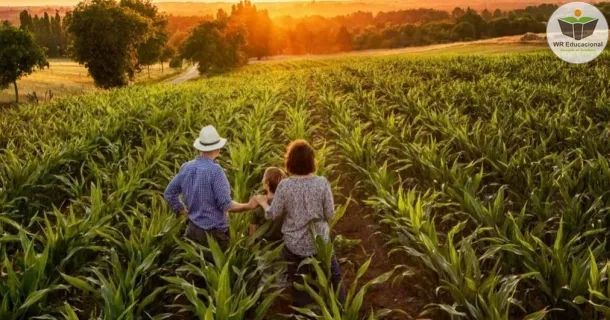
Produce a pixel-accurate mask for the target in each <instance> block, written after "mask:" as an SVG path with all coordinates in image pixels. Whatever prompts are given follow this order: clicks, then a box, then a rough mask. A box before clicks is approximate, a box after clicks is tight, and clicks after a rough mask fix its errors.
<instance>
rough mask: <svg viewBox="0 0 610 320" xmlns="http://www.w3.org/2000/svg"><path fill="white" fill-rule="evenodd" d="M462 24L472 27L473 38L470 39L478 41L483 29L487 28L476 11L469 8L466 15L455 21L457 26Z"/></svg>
mask: <svg viewBox="0 0 610 320" xmlns="http://www.w3.org/2000/svg"><path fill="white" fill-rule="evenodd" d="M462 22H465V23H469V24H471V25H472V26H473V27H474V30H475V36H474V37H473V38H472V39H480V38H481V35H482V34H483V32H484V31H485V28H486V27H487V23H486V22H485V20H483V18H481V16H480V15H479V14H478V13H477V12H476V11H474V10H472V9H470V8H468V9H467V10H466V13H465V14H464V15H462V16H461V17H460V18H459V19H458V20H457V23H458V25H459V24H460V23H462ZM456 27H457V26H456Z"/></svg>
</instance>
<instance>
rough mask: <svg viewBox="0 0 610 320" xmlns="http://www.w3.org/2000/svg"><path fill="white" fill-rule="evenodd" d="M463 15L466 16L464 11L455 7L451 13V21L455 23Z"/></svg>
mask: <svg viewBox="0 0 610 320" xmlns="http://www.w3.org/2000/svg"><path fill="white" fill-rule="evenodd" d="M465 14H466V11H464V9H462V8H460V7H455V9H453V11H451V18H452V19H453V20H455V21H457V20H458V19H459V18H461V17H462V16H463V15H465Z"/></svg>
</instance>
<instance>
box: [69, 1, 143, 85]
mask: <svg viewBox="0 0 610 320" xmlns="http://www.w3.org/2000/svg"><path fill="white" fill-rule="evenodd" d="M68 31H69V32H70V34H71V35H72V38H73V53H74V58H75V59H76V60H77V61H78V62H79V63H82V64H84V65H85V66H86V67H87V69H89V73H90V74H91V76H92V77H93V79H94V81H95V84H96V85H97V86H99V87H102V88H112V87H119V86H124V85H127V84H128V83H129V81H130V80H131V79H133V77H134V75H135V72H136V71H137V70H138V67H139V64H140V61H139V59H138V48H140V46H141V45H143V44H145V43H146V42H147V41H148V40H149V39H150V38H151V36H152V35H153V33H154V21H152V19H151V18H149V17H147V16H144V15H142V14H140V13H138V11H136V10H134V9H132V8H130V7H127V6H121V5H120V4H119V3H117V2H115V1H113V0H91V1H86V2H81V3H80V4H78V5H77V6H76V7H75V9H74V11H73V13H72V16H71V17H70V19H69V20H68Z"/></svg>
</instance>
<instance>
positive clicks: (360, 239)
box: [0, 49, 610, 320]
mask: <svg viewBox="0 0 610 320" xmlns="http://www.w3.org/2000/svg"><path fill="white" fill-rule="evenodd" d="M460 50H462V49H460ZM491 51H494V54H491V55H449V56H440V57H439V56H420V55H403V56H387V57H345V58H343V59H331V60H323V59H320V60H303V61H277V62H275V63H269V64H260V65H252V66H247V67H245V68H243V69H241V70H238V71H235V72H232V73H229V74H225V75H220V76H214V77H210V78H206V79H201V80H198V81H194V82H189V83H186V84H182V85H177V86H169V85H150V86H136V87H129V88H125V89H118V90H112V91H109V92H96V93H95V94H85V95H82V96H78V97H71V98H68V99H64V100H60V101H57V102H54V103H50V104H38V105H24V106H21V107H20V108H9V109H7V110H6V111H5V112H4V113H3V116H2V117H1V118H0V132H2V135H0V150H1V151H0V243H2V244H3V245H2V246H1V249H0V257H4V261H5V263H3V264H2V267H0V271H1V272H0V279H1V280H2V281H0V296H2V297H4V299H5V300H4V301H5V302H4V303H3V304H2V305H1V306H0V315H1V316H2V317H3V318H7V319H29V318H33V317H44V318H47V319H50V318H51V316H54V317H57V318H61V319H100V318H113V319H114V318H118V317H119V315H121V317H123V318H125V319H139V318H143V317H154V318H157V319H161V318H169V319H192V318H196V317H199V318H201V319H216V320H229V319H263V318H266V319H275V318H276V315H277V313H294V314H303V313H304V314H308V315H312V314H315V315H319V316H320V318H319V319H324V320H330V319H349V320H356V319H361V317H365V316H368V315H369V313H371V310H374V313H375V315H377V316H379V317H380V318H382V319H409V317H408V316H406V315H405V314H404V313H402V312H399V311H393V312H391V311H392V310H398V309H400V310H403V311H404V312H407V313H408V314H410V315H411V316H412V317H416V316H418V315H419V314H421V313H422V312H424V313H425V315H423V317H427V318H432V319H444V318H448V317H449V315H453V316H454V317H463V318H468V319H477V320H490V319H491V320H505V319H506V320H508V319H523V318H524V317H526V316H528V315H529V317H527V319H543V318H544V319H601V318H604V317H608V316H610V314H608V310H610V309H609V308H610V292H609V290H610V264H609V262H608V261H609V260H608V259H609V256H608V250H607V242H606V241H607V239H608V237H610V231H609V229H608V226H609V223H610V220H609V219H608V215H607V211H608V209H609V208H610V194H609V193H608V190H610V169H608V168H609V167H610V163H609V159H608V155H609V154H610V135H609V132H610V97H609V96H608V95H607V93H606V91H605V90H604V88H605V87H606V86H607V81H608V78H610V56H609V55H608V53H605V54H603V55H602V56H600V57H599V58H598V59H597V60H595V61H594V62H592V63H589V64H588V65H587V67H586V68H582V66H578V65H570V64H567V63H564V62H562V61H561V60H559V59H557V58H556V57H555V56H554V55H553V54H552V53H549V52H527V53H511V54H498V53H497V52H495V51H496V50H495V49H494V50H491ZM64 69H68V68H64ZM69 74H70V75H71V76H73V77H79V76H78V72H77V71H73V72H71V73H69ZM81 77H82V76H81ZM206 124H214V125H215V126H216V128H217V129H218V130H219V131H220V133H221V134H222V135H223V136H226V137H228V139H229V144H228V147H227V148H226V149H225V150H224V151H223V154H222V156H221V158H220V163H221V164H222V165H223V166H224V167H225V168H226V172H227V175H228V178H229V180H230V182H231V186H232V192H233V197H234V199H235V200H238V201H244V200H247V199H249V198H250V196H252V195H253V194H256V193H257V192H260V180H261V176H262V173H263V171H264V169H265V168H266V167H267V166H270V165H280V166H281V165H282V154H283V152H284V150H285V146H286V144H287V143H288V142H289V141H291V140H294V139H297V138H304V139H307V140H309V141H310V142H311V143H312V144H313V145H314V146H315V148H316V149H317V150H318V153H317V160H318V164H319V169H318V174H321V175H324V176H326V177H328V178H329V180H330V181H332V186H333V191H334V194H335V199H336V204H337V210H336V212H337V216H336V219H335V220H334V221H333V222H332V225H333V230H334V232H333V234H334V237H333V238H334V242H333V243H334V247H335V249H336V250H337V253H338V257H339V259H340V260H341V264H342V267H343V269H344V270H345V274H346V278H345V285H346V287H348V289H350V292H351V294H350V295H348V300H347V302H346V304H345V305H339V304H338V301H337V298H336V296H335V295H334V294H333V291H332V289H331V288H330V287H329V286H328V284H327V283H326V282H325V281H324V280H323V279H324V277H327V276H328V272H329V270H328V269H325V267H324V264H322V265H321V267H320V269H319V272H320V273H319V274H318V277H317V278H316V279H317V280H316V279H308V282H307V283H308V286H309V289H307V288H305V290H308V291H309V292H311V294H313V295H317V297H319V299H317V300H316V302H315V304H314V305H313V306H311V307H310V308H309V309H306V310H300V311H299V310H294V309H291V308H289V306H288V305H289V302H288V300H287V299H288V298H287V297H285V296H287V292H284V291H282V290H281V288H279V287H278V286H277V285H276V284H275V282H274V281H273V279H271V280H270V278H265V279H266V280H262V279H263V274H264V273H265V271H266V270H276V269H274V268H276V267H277V266H278V263H280V262H279V259H278V255H279V251H278V250H277V249H274V247H272V246H267V245H266V244H265V243H264V242H261V241H259V240H258V238H257V236H255V237H254V238H250V237H248V236H247V230H248V225H249V216H248V214H247V213H244V214H237V215H232V216H231V218H230V220H231V221H230V227H231V230H230V233H231V246H230V249H229V251H228V252H227V253H222V252H219V251H218V249H217V248H215V247H213V246H212V247H210V249H209V250H212V252H213V253H214V261H210V262H208V261H205V260H203V259H202V258H201V257H202V252H203V251H204V250H206V249H204V248H201V247H198V246H195V245H193V244H192V243H188V242H185V241H184V240H183V237H182V235H183V231H184V227H185V221H184V220H183V218H181V217H179V216H177V215H175V214H174V213H172V212H171V211H170V209H169V208H168V207H167V205H166V204H165V203H164V201H163V199H162V192H163V189H164V187H165V186H166V184H167V182H168V181H169V180H170V179H171V177H172V176H173V175H174V174H175V173H176V172H177V171H178V170H179V168H180V165H181V164H182V163H184V162H185V161H187V160H189V159H192V158H193V156H194V152H193V149H192V141H193V138H194V137H195V136H196V135H197V132H198V130H199V129H200V128H201V127H202V126H203V125H206ZM350 197H351V199H352V201H351V202H350V201H348V200H347V199H349V198H350ZM320 252H321V251H320ZM371 257H373V258H372V260H370V263H369V262H367V261H369V259H370V258H371ZM318 258H320V259H321V261H324V260H323V259H324V257H323V256H319V257H318ZM5 279H10V281H5ZM355 280H358V283H357V284H354V283H355ZM368 281H372V282H371V283H370V286H361V285H362V284H364V283H366V282H368ZM360 289H362V290H363V291H362V292H361V294H359V293H358V292H359V290H360ZM227 297H231V299H228V298H227ZM15 315H16V316H15ZM265 315H266V316H265Z"/></svg>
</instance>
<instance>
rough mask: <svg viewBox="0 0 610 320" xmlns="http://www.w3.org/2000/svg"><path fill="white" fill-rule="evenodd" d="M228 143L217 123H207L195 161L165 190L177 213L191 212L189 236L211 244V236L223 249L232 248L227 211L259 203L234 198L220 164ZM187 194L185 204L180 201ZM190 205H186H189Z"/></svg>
mask: <svg viewBox="0 0 610 320" xmlns="http://www.w3.org/2000/svg"><path fill="white" fill-rule="evenodd" d="M226 143H227V139H224V138H221V137H220V136H219V135H218V132H216V129H215V128H214V127H213V126H205V127H204V128H203V129H201V132H200V133H199V138H198V139H197V140H195V143H194V144H193V146H194V147H195V149H197V150H199V155H198V156H197V158H195V160H192V161H189V162H187V163H185V164H184V165H183V166H182V168H181V169H180V172H179V173H178V175H176V176H175V177H174V178H173V179H172V181H171V182H170V183H169V185H168V186H167V188H166V189H165V193H164V196H165V200H166V201H167V203H168V204H169V205H170V207H171V208H172V210H174V212H176V213H182V214H184V215H188V218H189V222H188V227H187V230H186V237H187V238H189V239H191V240H193V241H195V242H197V243H199V244H201V245H204V246H207V235H210V236H212V237H213V238H215V239H216V241H217V242H218V244H219V245H220V247H221V248H222V249H223V250H226V249H227V248H228V247H229V232H228V230H229V223H228V221H227V215H226V212H228V211H231V212H241V211H247V210H252V209H255V208H256V207H257V203H256V201H255V200H254V199H252V200H251V201H250V202H249V203H237V202H235V201H233V200H232V199H231V187H230V185H229V180H228V179H227V176H226V174H225V172H224V170H223V169H222V167H221V166H220V165H219V164H218V163H216V161H215V160H216V158H217V157H218V156H219V155H220V149H222V147H224V145H225V144H226ZM180 195H182V196H183V199H184V203H183V202H182V201H180ZM185 204H186V207H185Z"/></svg>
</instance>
